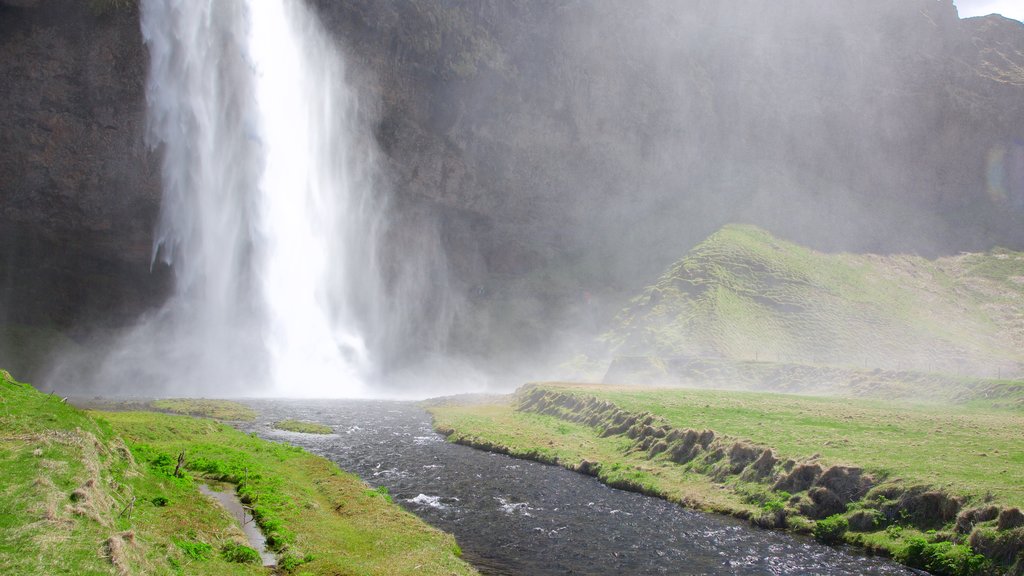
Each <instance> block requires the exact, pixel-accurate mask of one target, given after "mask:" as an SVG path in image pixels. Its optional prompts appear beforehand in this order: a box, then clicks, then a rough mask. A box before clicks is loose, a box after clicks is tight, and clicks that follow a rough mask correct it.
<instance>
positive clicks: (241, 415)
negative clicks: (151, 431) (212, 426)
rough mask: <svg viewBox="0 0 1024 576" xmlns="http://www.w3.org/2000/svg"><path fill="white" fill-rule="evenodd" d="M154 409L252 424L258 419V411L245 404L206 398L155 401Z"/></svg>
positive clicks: (153, 403) (152, 403) (152, 404)
mask: <svg viewBox="0 0 1024 576" xmlns="http://www.w3.org/2000/svg"><path fill="white" fill-rule="evenodd" d="M150 405H151V406H152V407H153V408H156V409H157V410H162V411H165V412H171V413H173V414H185V415H187V416H201V417H204V418H213V419H215V420H227V421H236V422H251V421H252V420H255V419H256V411H255V410H253V409H252V408H249V407H248V406H246V405H245V404H240V403H238V402H232V401H231V400H207V399H204V398H167V399H163V400H154V401H153V402H151V403H150Z"/></svg>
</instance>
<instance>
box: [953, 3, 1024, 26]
mask: <svg viewBox="0 0 1024 576" xmlns="http://www.w3.org/2000/svg"><path fill="white" fill-rule="evenodd" d="M955 3H956V7H957V10H958V11H959V12H960V17H961V18H970V17H971V16H987V15H989V14H993V13H995V14H1002V15H1003V16H1006V17H1007V18H1013V19H1015V20H1021V21H1024V1H1022V0H956V2H955Z"/></svg>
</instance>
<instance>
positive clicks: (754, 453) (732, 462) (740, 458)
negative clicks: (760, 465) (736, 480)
mask: <svg viewBox="0 0 1024 576" xmlns="http://www.w3.org/2000/svg"><path fill="white" fill-rule="evenodd" d="M762 452H764V448H758V447H757V446H753V445H751V444H747V443H746V442H736V443H735V444H733V445H732V446H731V447H729V467H730V469H729V472H730V473H731V474H739V473H740V472H742V471H743V469H744V468H746V467H747V466H749V465H750V464H752V463H753V462H754V461H755V460H757V459H758V458H760V457H761V453H762Z"/></svg>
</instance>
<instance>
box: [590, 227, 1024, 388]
mask: <svg viewBox="0 0 1024 576" xmlns="http://www.w3.org/2000/svg"><path fill="white" fill-rule="evenodd" d="M1022 306H1024V253H1019V252H1011V251H1007V250H996V251H993V252H991V253H987V254H965V255H961V256H956V257H948V258H941V259H938V260H926V259H924V258H920V257H916V256H907V255H895V256H878V255H870V254H869V255H857V254H825V253H821V252H816V251H814V250H810V249H808V248H805V247H802V246H799V245H796V244H793V243H790V242H786V241H783V240H780V239H778V238H775V237H773V236H771V235H770V234H768V233H767V232H765V231H763V230H760V229H758V228H755V227H753V226H739V225H730V226H726V227H725V228H723V229H722V230H720V231H718V232H717V233H715V234H713V235H712V236H710V237H709V238H708V239H707V240H705V241H704V242H703V243H701V244H699V245H698V246H697V247H695V248H694V249H693V250H691V251H690V252H689V253H688V254H687V255H686V256H685V257H684V258H683V259H682V260H680V261H679V262H677V263H676V264H674V265H672V266H671V267H669V268H668V269H667V270H666V272H665V273H664V274H663V275H662V277H661V278H659V279H658V281H657V282H656V283H655V284H653V285H652V286H650V287H648V288H647V289H646V290H644V291H643V292H642V293H641V294H640V295H639V296H637V297H636V298H634V299H633V300H632V302H631V303H630V304H629V305H628V306H627V307H626V308H625V309H624V310H623V311H622V312H621V313H620V314H619V316H618V317H617V319H616V321H615V323H614V325H613V328H612V329H611V330H610V331H608V332H607V333H606V334H605V335H604V336H603V340H604V341H605V342H606V343H607V345H608V351H609V353H610V355H611V356H616V355H627V356H630V355H638V356H659V357H662V358H666V359H670V358H676V357H691V358H692V357H721V358H727V359H731V360H748V361H753V360H762V361H764V360H770V361H774V362H795V363H802V364H819V365H823V364H827V365H834V366H855V367H860V368H886V369H891V370H916V371H925V372H945V373H949V374H958V373H959V374H975V375H983V376H987V377H999V376H1003V377H1008V376H1012V375H1014V374H1022V373H1024V317H1022V316H1021V315H1020V314H1019V310H1020V309H1021V307H1022Z"/></svg>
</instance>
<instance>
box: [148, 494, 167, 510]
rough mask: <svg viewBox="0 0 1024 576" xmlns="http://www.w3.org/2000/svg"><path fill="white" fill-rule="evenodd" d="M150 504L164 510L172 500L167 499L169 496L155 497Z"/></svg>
mask: <svg viewBox="0 0 1024 576" xmlns="http://www.w3.org/2000/svg"><path fill="white" fill-rule="evenodd" d="M150 502H152V503H153V506H157V507H160V508H163V507H164V506H167V504H168V503H169V502H170V500H168V499H167V496H155V497H154V498H153V499H152V500H150Z"/></svg>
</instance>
